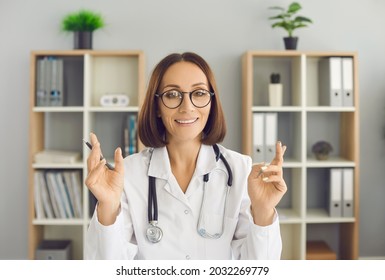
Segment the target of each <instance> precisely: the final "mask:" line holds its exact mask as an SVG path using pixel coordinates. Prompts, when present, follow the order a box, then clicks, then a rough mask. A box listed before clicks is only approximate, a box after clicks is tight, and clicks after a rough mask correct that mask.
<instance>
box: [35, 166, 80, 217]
mask: <svg viewBox="0 0 385 280" xmlns="http://www.w3.org/2000/svg"><path fill="white" fill-rule="evenodd" d="M34 176H35V177H34V184H35V187H34V196H35V215H36V218H37V219H73V218H82V217H83V208H82V182H81V174H80V171H79V170H77V171H51V170H48V171H47V170H46V171H36V172H35V175H34Z"/></svg>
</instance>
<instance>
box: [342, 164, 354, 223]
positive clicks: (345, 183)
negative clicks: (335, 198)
mask: <svg viewBox="0 0 385 280" xmlns="http://www.w3.org/2000/svg"><path fill="white" fill-rule="evenodd" d="M353 174H354V172H353V168H345V169H343V173H342V216H343V217H353V216H354V212H353V203H354V202H353V197H354V196H353V193H354V192H353V189H354V175H353Z"/></svg>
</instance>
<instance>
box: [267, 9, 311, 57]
mask: <svg viewBox="0 0 385 280" xmlns="http://www.w3.org/2000/svg"><path fill="white" fill-rule="evenodd" d="M269 9H273V10H279V11H280V13H279V14H278V15H276V16H272V17H269V19H270V20H273V21H275V22H274V23H273V24H272V25H271V27H272V28H275V27H281V28H283V29H285V30H286V31H287V33H288V37H284V38H283V40H284V42H285V48H286V49H287V50H295V49H297V43H298V37H294V36H293V31H294V30H295V29H297V28H301V27H306V26H308V24H310V23H313V22H312V20H311V19H309V18H307V17H304V16H295V15H296V14H297V12H298V11H299V10H301V9H302V7H301V5H300V4H299V3H298V2H293V3H291V4H290V5H289V7H288V8H287V10H286V9H285V8H283V7H277V6H274V7H270V8H269Z"/></svg>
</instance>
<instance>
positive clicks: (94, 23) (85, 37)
mask: <svg viewBox="0 0 385 280" xmlns="http://www.w3.org/2000/svg"><path fill="white" fill-rule="evenodd" d="M104 26H105V23H104V19H103V17H102V16H101V15H100V14H97V13H95V12H92V11H89V10H80V11H77V12H73V13H70V14H68V15H66V16H65V17H64V18H63V20H62V25H61V28H62V30H63V31H65V32H74V49H92V33H93V32H94V31H95V30H97V29H100V28H103V27H104Z"/></svg>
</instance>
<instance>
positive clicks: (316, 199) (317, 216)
mask: <svg viewBox="0 0 385 280" xmlns="http://www.w3.org/2000/svg"><path fill="white" fill-rule="evenodd" d="M335 56H337V57H351V58H353V83H354V93H353V94H354V106H349V107H343V106H339V107H331V106H320V105H319V101H318V100H319V95H320V91H319V84H318V83H319V75H320V73H319V70H318V69H319V68H318V64H319V62H320V61H321V60H322V59H325V58H328V57H335ZM242 63H243V74H242V77H243V94H242V96H243V97H242V98H243V99H242V124H243V126H242V136H243V138H242V152H243V153H245V154H248V155H250V156H252V154H253V153H252V149H253V146H252V145H253V139H252V137H253V124H252V120H253V119H252V115H253V113H258V112H276V113H277V115H278V139H279V140H281V141H282V142H283V143H284V144H285V145H287V146H288V149H287V151H286V154H285V161H284V164H283V167H284V178H285V180H286V183H287V185H288V192H287V193H286V194H285V196H284V198H283V199H282V201H281V202H280V204H279V205H278V213H279V215H280V223H281V233H282V239H283V252H282V258H283V259H300V260H301V259H306V242H307V241H310V240H318V239H322V240H323V241H325V242H326V243H328V244H329V246H330V247H331V248H332V249H333V250H334V251H335V252H336V254H337V256H338V258H340V259H357V258H358V248H359V247H358V239H359V238H358V223H359V217H358V214H359V185H358V182H359V154H358V147H359V138H358V135H359V133H358V129H359V125H358V113H359V106H358V105H359V103H358V102H359V98H358V94H359V92H358V74H357V72H358V67H357V66H358V62H357V54H356V53H355V52H301V51H247V52H246V53H245V54H244V55H243V61H242ZM277 72H278V73H280V74H281V83H282V84H283V104H282V106H280V107H271V106H269V105H268V104H269V103H268V84H269V82H270V74H271V73H277ZM324 138H327V140H328V142H331V144H332V146H333V148H334V151H333V153H332V154H331V156H330V158H329V159H328V160H325V161H319V160H316V159H315V157H314V155H313V154H312V152H311V146H312V144H314V143H315V142H316V141H317V140H326V139H324ZM330 168H353V170H354V217H330V216H329V214H328V211H327V206H326V202H327V201H326V198H325V189H326V188H327V187H326V186H325V182H326V181H325V174H326V173H327V171H328V170H329V169H330Z"/></svg>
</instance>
